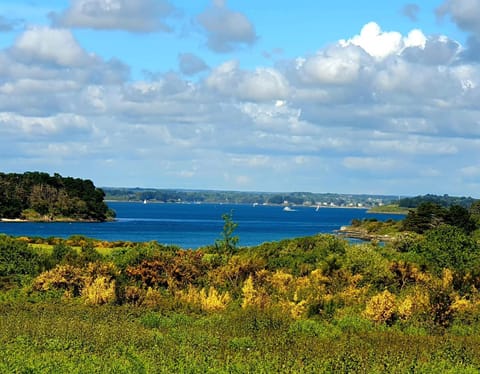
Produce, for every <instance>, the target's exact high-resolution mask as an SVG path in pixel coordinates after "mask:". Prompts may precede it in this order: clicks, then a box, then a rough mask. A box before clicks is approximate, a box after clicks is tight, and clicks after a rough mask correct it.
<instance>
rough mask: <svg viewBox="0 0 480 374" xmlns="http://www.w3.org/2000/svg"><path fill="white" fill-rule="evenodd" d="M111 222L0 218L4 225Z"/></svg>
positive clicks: (98, 221)
mask: <svg viewBox="0 0 480 374" xmlns="http://www.w3.org/2000/svg"><path fill="white" fill-rule="evenodd" d="M112 221H114V219H113V220H110V219H108V220H105V221H100V220H94V219H68V218H66V219H51V220H50V219H34V220H30V219H21V218H0V222H5V223H57V222H58V223H61V222H63V223H69V222H75V223H77V222H78V223H101V222H112Z"/></svg>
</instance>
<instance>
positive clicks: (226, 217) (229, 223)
mask: <svg viewBox="0 0 480 374" xmlns="http://www.w3.org/2000/svg"><path fill="white" fill-rule="evenodd" d="M222 219H223V222H224V224H223V231H222V236H221V239H219V240H217V241H216V242H215V248H216V249H217V251H218V252H220V253H225V254H233V253H235V252H236V251H237V244H238V241H239V237H238V236H236V235H233V234H234V232H235V230H236V229H237V227H238V223H235V222H233V212H230V213H225V214H223V215H222Z"/></svg>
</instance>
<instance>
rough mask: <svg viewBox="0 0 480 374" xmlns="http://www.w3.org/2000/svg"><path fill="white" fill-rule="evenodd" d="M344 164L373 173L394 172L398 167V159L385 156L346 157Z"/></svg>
mask: <svg viewBox="0 0 480 374" xmlns="http://www.w3.org/2000/svg"><path fill="white" fill-rule="evenodd" d="M343 166H345V167H346V168H348V169H354V170H363V171H369V172H372V173H376V172H384V171H389V172H391V173H394V172H395V171H396V168H397V167H398V161H396V160H393V159H388V158H383V157H345V158H344V159H343Z"/></svg>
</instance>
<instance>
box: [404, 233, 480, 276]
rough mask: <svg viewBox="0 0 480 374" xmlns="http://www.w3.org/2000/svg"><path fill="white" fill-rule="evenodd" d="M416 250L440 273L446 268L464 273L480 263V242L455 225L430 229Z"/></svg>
mask: <svg viewBox="0 0 480 374" xmlns="http://www.w3.org/2000/svg"><path fill="white" fill-rule="evenodd" d="M414 250H415V251H416V252H417V253H419V254H420V255H421V256H422V257H423V259H424V264H425V265H426V266H427V267H429V268H430V269H431V270H432V271H433V272H435V273H436V274H438V275H439V274H441V273H442V270H443V269H444V268H450V269H452V270H456V271H458V272H459V274H462V275H464V274H466V273H467V272H468V271H469V270H471V269H475V268H476V267H477V266H478V265H479V264H480V262H479V261H480V248H479V246H478V244H477V243H476V242H475V241H474V240H473V239H472V238H471V237H469V236H468V235H467V234H466V233H465V232H464V231H463V230H461V229H459V228H457V227H454V226H448V225H442V226H439V227H437V228H435V229H433V230H430V231H428V232H427V233H426V234H425V237H424V239H423V240H422V241H421V242H420V245H419V246H418V247H416V248H415V249H414Z"/></svg>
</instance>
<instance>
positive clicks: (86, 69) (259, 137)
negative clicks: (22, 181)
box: [0, 0, 480, 195]
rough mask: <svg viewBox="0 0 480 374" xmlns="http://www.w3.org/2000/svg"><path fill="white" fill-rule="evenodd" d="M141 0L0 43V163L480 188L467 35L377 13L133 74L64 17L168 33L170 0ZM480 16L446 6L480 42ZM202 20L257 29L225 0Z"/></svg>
mask: <svg viewBox="0 0 480 374" xmlns="http://www.w3.org/2000/svg"><path fill="white" fill-rule="evenodd" d="M134 3H135V4H134ZM134 3H133V2H126V1H101V0H96V1H94V0H90V1H88V0H75V1H72V3H71V5H70V7H69V8H68V9H67V10H65V12H63V13H60V14H56V15H55V16H54V17H53V19H54V20H55V26H35V27H29V28H27V29H26V30H24V31H23V32H22V33H21V34H20V35H19V36H18V37H17V38H16V40H15V41H14V42H13V44H12V45H10V46H9V47H7V48H4V49H3V50H0V76H2V80H1V82H0V139H1V140H0V145H1V147H0V149H2V151H1V153H0V154H1V155H2V163H3V166H4V168H5V169H6V170H21V169H23V170H32V169H37V170H47V171H50V172H54V171H58V172H60V173H62V174H66V175H69V174H70V175H71V174H73V173H75V174H77V175H78V176H88V177H89V178H92V179H95V180H96V183H97V184H101V185H112V184H115V185H124V186H135V185H138V184H142V185H143V186H153V187H183V188H218V189H250V190H252V189H254V190H271V191H278V190H284V191H286V190H309V191H318V192H327V191H332V192H359V193H360V192H362V193H398V194H411V193H451V194H455V193H457V194H472V195H478V193H477V191H478V190H479V187H480V179H479V175H480V173H479V171H478V166H477V165H478V164H479V163H480V159H479V158H480V154H479V153H478V149H479V146H480V122H479V118H480V88H479V87H480V65H479V64H478V63H475V62H474V60H473V59H472V56H473V55H475V53H476V52H475V50H474V49H472V48H471V47H470V46H469V45H467V46H463V45H461V44H460V43H459V42H457V41H455V40H452V39H450V38H448V37H447V36H442V35H425V34H424V33H423V32H422V31H421V30H420V29H414V30H411V31H410V32H408V33H406V34H405V35H404V34H401V33H399V32H396V31H385V30H382V28H381V26H380V25H379V24H377V23H374V22H371V23H368V24H366V25H364V27H363V28H361V29H360V30H359V31H358V33H357V35H351V36H350V37H348V38H346V39H343V40H338V41H337V42H335V43H333V44H331V45H328V46H326V47H323V48H320V49H318V50H317V51H316V52H315V53H312V54H309V55H305V56H298V57H297V58H294V59H284V60H282V61H281V62H279V63H278V64H277V65H272V66H257V67H255V68H242V66H241V65H240V63H239V62H237V61H235V60H234V59H229V58H226V59H225V60H224V61H222V62H221V63H218V64H216V65H214V66H209V65H207V63H206V62H205V61H204V60H203V59H202V58H201V57H199V56H197V55H195V54H193V53H188V52H186V53H183V54H180V55H179V56H178V70H177V71H175V70H171V71H168V72H163V73H158V74H155V75H152V76H151V77H150V78H149V79H143V80H140V79H132V77H131V75H130V70H129V67H128V66H127V65H126V64H125V63H123V62H121V61H119V60H115V59H112V60H107V59H105V58H102V57H100V56H98V55H97V54H95V53H92V52H89V51H88V50H86V49H85V48H84V47H83V46H82V45H81V44H80V43H79V41H78V40H77V39H76V38H75V36H74V34H73V33H72V31H71V30H69V29H68V28H67V27H82V28H84V27H88V28H101V29H118V28H122V29H123V30H128V31H132V32H140V31H142V32H151V31H152V30H160V31H168V29H169V28H168V27H167V26H166V24H165V23H164V21H165V19H166V17H167V16H168V15H170V14H171V12H172V11H173V10H172V6H171V5H170V4H169V3H168V2H164V1H157V2H151V1H147V0H144V1H136V2H134ZM153 3H155V5H153ZM146 9H148V10H149V12H148V14H147V12H146ZM152 9H153V11H152ZM477 10H479V8H478V2H472V1H470V2H469V1H466V0H464V1H453V0H451V1H446V2H445V3H444V4H443V6H442V7H441V8H439V14H441V15H443V16H449V17H451V19H452V20H454V22H456V23H457V24H458V26H459V27H461V28H463V29H464V30H466V31H468V32H469V33H470V36H471V38H478V36H479V33H480V31H479V29H478V24H480V22H477V21H480V20H479V19H478V17H479V16H478V15H479V14H480V12H476V11H477ZM94 13H95V14H96V15H98V17H97V16H96V17H93V16H92V14H94ZM472 14H474V16H473V15H472ZM126 18H129V19H128V20H126ZM141 18H143V19H144V22H139V20H140V19H141ZM197 21H198V22H199V24H200V25H201V26H202V28H203V29H204V30H205V32H206V33H207V35H208V46H209V48H211V50H213V51H214V52H226V51H229V50H232V49H235V48H238V47H242V46H248V45H252V44H254V43H255V41H256V40H257V38H258V36H257V34H256V31H255V28H254V25H253V24H252V23H251V22H250V21H249V19H248V18H247V17H246V16H245V15H243V14H241V13H238V12H235V11H233V10H230V9H229V8H228V7H227V4H226V3H225V2H223V1H216V2H213V3H212V5H211V6H209V7H208V8H207V9H206V10H205V11H204V12H203V13H201V14H200V15H199V16H198V18H197ZM220 21H221V22H220ZM57 26H58V27H57ZM60 26H61V27H60ZM467 52H469V53H467ZM477 57H478V55H477ZM199 73H201V74H199ZM192 77H195V78H192ZM92 165H94V166H92ZM366 176H367V177H366Z"/></svg>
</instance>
